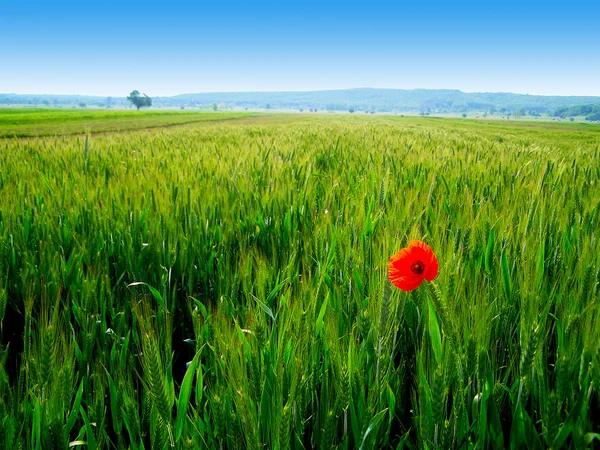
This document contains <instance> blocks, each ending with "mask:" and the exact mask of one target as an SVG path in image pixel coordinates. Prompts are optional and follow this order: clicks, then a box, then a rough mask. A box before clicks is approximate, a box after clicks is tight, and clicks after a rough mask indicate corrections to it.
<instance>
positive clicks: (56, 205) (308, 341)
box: [0, 111, 600, 450]
mask: <svg viewBox="0 0 600 450" xmlns="http://www.w3.org/2000/svg"><path fill="white" fill-rule="evenodd" d="M19 114H20V116H19ZM61 114H65V115H62V116H61ZM70 114H71V115H70ZM86 114H87V115H88V117H85V115H86ZM96 114H97V115H96ZM10 115H11V113H6V115H5V116H3V117H4V118H3V119H0V120H3V121H4V122H2V124H3V125H2V127H3V128H2V129H4V130H6V129H8V128H9V125H8V124H7V119H6V118H7V117H9V116H10ZM102 115H105V116H107V117H104V118H102ZM12 116H13V117H15V118H13V119H11V120H12V121H16V122H18V120H17V119H18V118H19V117H20V118H21V120H22V122H21V124H22V126H23V127H25V129H26V130H29V132H30V133H31V134H30V135H34V134H35V133H41V131H40V130H41V129H42V128H44V129H45V130H46V131H45V132H46V133H48V134H51V135H53V136H54V135H57V136H60V135H61V133H63V130H67V129H68V130H70V131H71V132H73V133H82V132H87V131H91V130H92V129H95V130H99V129H103V128H101V127H100V126H98V127H97V128H88V127H92V126H93V125H94V124H95V125H99V123H101V122H102V121H105V122H106V123H108V124H109V125H110V127H111V128H110V130H112V131H115V132H111V133H101V134H96V135H94V134H89V135H86V136H67V137H65V138H57V137H40V138H35V139H19V138H17V139H4V140H3V141H2V142H0V322H1V326H0V448H1V449H5V448H6V449H18V448H22V449H44V450H45V449H53V448H60V449H64V448H68V447H69V446H71V447H80V446H83V445H85V447H84V448H86V449H117V450H130V449H131V450H142V449H160V450H167V449H171V448H175V449H189V450H196V449H238V448H247V449H252V450H254V449H258V450H261V449H273V450H291V449H294V450H302V449H307V450H308V449H312V448H317V449H339V450H350V449H365V450H366V449H403V448H406V449H410V450H412V449H418V448H429V449H434V448H443V449H461V450H462V449H465V450H470V449H473V450H475V449H487V448H495V449H502V448H510V449H521V448H535V449H537V448H553V449H560V448H574V449H580V448H586V447H593V446H594V445H595V443H596V442H597V441H598V439H599V438H600V421H599V420H598V417H600V339H599V338H598V336H600V270H599V268H600V256H599V255H600V189H599V188H598V187H599V186H600V127H599V126H595V125H581V124H571V123H564V124H563V123H560V124H559V123H553V122H546V123H542V122H537V121H536V122H535V123H534V122H516V121H512V120H511V121H481V120H465V119H433V118H415V117H398V116H383V115H381V116H379V115H374V116H366V115H362V116H357V115H350V114H346V115H334V114H317V115H315V114H303V115H291V114H288V115H284V114H280V115H269V116H259V117H248V116H249V115H244V114H228V113H216V114H212V113H211V114H208V113H175V112H167V113H163V112H159V113H154V112H153V111H148V112H142V113H137V112H109V113H106V112H98V113H96V112H94V113H91V112H89V111H75V112H63V111H61V112H56V113H54V112H48V111H38V112H36V111H33V112H29V111H28V112H23V113H19V112H18V111H17V112H12ZM36 117H37V118H39V117H42V118H44V120H38V119H37V118H36ZM240 117H245V118H244V119H242V120H223V119H224V118H230V119H234V118H240ZM163 120H164V122H161V121H163ZM177 120H180V121H181V122H176V121H177ZM184 120H198V121H202V120H204V121H203V122H202V123H198V124H189V125H186V126H181V127H179V126H178V127H168V128H164V129H162V128H156V129H152V130H143V131H142V130H140V131H131V132H129V131H128V132H126V133H125V132H118V130H131V129H135V128H138V129H139V128H148V126H161V123H162V125H169V124H173V123H184V122H183V121H184ZM211 121H214V122H211ZM17 125H19V123H16V124H15V123H11V124H10V126H12V127H15V126H17ZM26 127H30V128H26ZM36 127H37V128H36ZM36 130H37V131H36ZM411 239H419V240H423V241H426V242H427V243H428V244H429V245H430V246H431V248H432V249H433V251H434V252H435V253H436V255H437V258H438V260H439V275H438V276H437V278H436V279H435V285H433V284H428V283H424V284H423V285H422V286H420V287H419V288H418V289H416V290H413V291H411V292H403V291H401V290H400V289H397V288H396V287H390V285H389V283H388V276H387V273H388V272H387V270H388V259H389V258H390V256H391V255H392V254H394V253H396V252H397V251H398V250H400V249H401V248H403V247H405V246H406V245H407V243H408V242H409V241H410V240H411ZM411 270H412V266H411Z"/></svg>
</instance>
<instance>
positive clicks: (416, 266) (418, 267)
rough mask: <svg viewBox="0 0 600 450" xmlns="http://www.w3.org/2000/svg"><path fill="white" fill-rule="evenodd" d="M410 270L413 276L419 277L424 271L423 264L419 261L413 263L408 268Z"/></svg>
mask: <svg viewBox="0 0 600 450" xmlns="http://www.w3.org/2000/svg"><path fill="white" fill-rule="evenodd" d="M410 270H411V271H412V273H414V274H417V275H421V274H422V273H423V271H424V270H425V264H423V263H422V262H421V261H415V262H414V263H413V265H412V266H410Z"/></svg>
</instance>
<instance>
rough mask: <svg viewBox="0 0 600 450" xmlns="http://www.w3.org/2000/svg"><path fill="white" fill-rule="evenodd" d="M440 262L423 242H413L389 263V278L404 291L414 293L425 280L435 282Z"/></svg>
mask: <svg viewBox="0 0 600 450" xmlns="http://www.w3.org/2000/svg"><path fill="white" fill-rule="evenodd" d="M438 268H439V267H438V261H437V258H436V256H435V253H433V250H431V247H429V245H427V244H426V243H425V242H423V241H411V242H410V243H409V244H408V247H407V248H403V249H402V250H400V251H399V252H398V253H396V254H395V255H394V256H392V257H391V258H390V260H389V262H388V277H389V279H390V281H391V282H392V284H393V285H394V286H396V287H398V288H400V289H402V290H403V291H412V290H414V289H416V288H418V287H419V286H421V283H422V282H423V280H427V281H433V280H434V279H435V277H437V274H438Z"/></svg>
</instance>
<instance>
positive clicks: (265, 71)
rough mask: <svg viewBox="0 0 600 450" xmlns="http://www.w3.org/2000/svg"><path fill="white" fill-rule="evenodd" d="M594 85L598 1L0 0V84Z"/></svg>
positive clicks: (162, 91) (217, 87)
mask: <svg viewBox="0 0 600 450" xmlns="http://www.w3.org/2000/svg"><path fill="white" fill-rule="evenodd" d="M353 87H386V88H401V89H413V88H435V89H437V88H449V89H461V90H463V91H467V92H517V93H529V94H544V95H552V94H555V95H600V1H598V0H596V1H591V0H581V1H572V2H568V1H561V2H554V1H552V0H551V1H537V0H534V1H528V0H519V1H513V0H503V1H500V2H493V1H485V0H479V1H477V2H465V1H452V0H447V1H436V0H430V1H427V2H420V1H416V0H413V1H410V2H404V1H402V0H397V1H394V2H384V1H379V0H371V1H364V2H356V1H326V0H320V1H313V0H305V1H302V2H294V1H286V0H279V1H262V0H256V1H233V0H231V1H226V0H220V1H212V2H205V1H203V0H195V1H189V2H188V1H179V0H171V1H163V2H160V3H153V2H143V1H128V0H120V1H114V0H106V1H102V2H91V1H90V2H87V1H83V0H78V1H76V2H75V1H64V0H55V1H37V0H0V92H15V93H37V94H41V93H50V94H68V93H73V94H89V95H103V96H104V95H111V96H124V95H126V94H128V93H129V92H130V91H131V90H132V89H138V90H140V91H142V92H145V93H147V94H148V95H151V96H165V95H175V94H180V93H191V92H222V91H279V90H291V91H301V90H322V89H343V88H353Z"/></svg>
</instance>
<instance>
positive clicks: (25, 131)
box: [0, 109, 257, 138]
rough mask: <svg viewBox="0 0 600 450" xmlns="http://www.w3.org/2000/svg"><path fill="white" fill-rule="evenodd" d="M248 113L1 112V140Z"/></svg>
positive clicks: (210, 119) (34, 110)
mask: <svg viewBox="0 0 600 450" xmlns="http://www.w3.org/2000/svg"><path fill="white" fill-rule="evenodd" d="M255 115H257V114H256V113H248V112H192V111H172V110H171V111H157V110H148V111H146V110H142V111H135V110H134V111H132V110H94V109H90V110H81V109H79V110H77V109H64V110H63V109H58V110H57V109H0V138H10V137H40V136H64V135H72V134H85V133H103V132H115V131H129V130H139V129H144V128H157V127H165V126H172V125H183V124H190V123H198V122H214V121H221V120H232V119H241V118H245V117H251V116H255Z"/></svg>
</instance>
